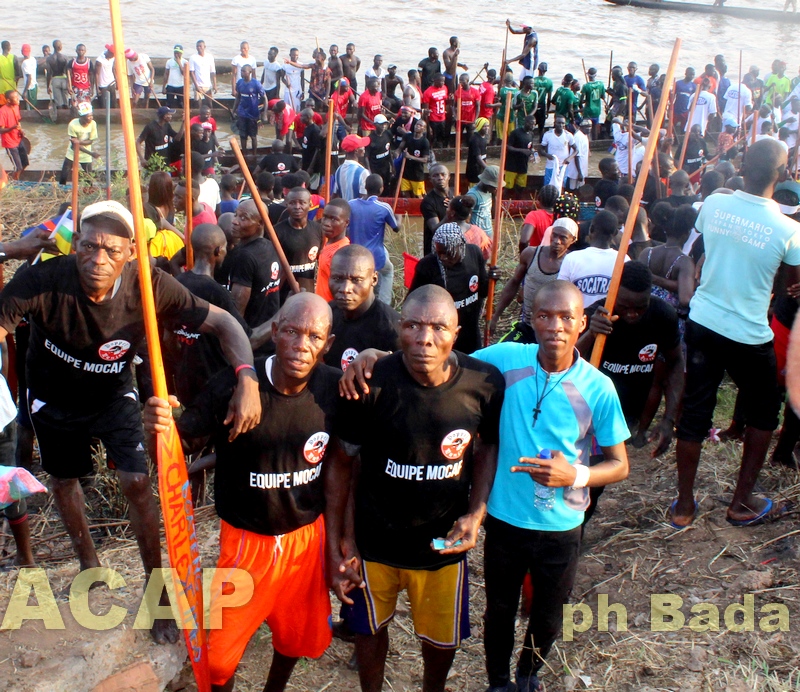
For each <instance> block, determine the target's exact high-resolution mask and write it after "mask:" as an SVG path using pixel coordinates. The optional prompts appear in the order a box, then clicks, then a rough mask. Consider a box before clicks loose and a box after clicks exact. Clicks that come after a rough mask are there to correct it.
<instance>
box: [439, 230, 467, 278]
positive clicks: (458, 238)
mask: <svg viewBox="0 0 800 692" xmlns="http://www.w3.org/2000/svg"><path fill="white" fill-rule="evenodd" d="M433 245H434V253H435V254H436V262H437V263H438V265H439V271H440V272H441V274H442V281H443V282H444V287H445V288H447V271H446V269H445V266H444V265H443V264H442V261H441V260H440V259H439V255H438V253H436V248H435V246H436V245H441V246H443V247H444V250H445V252H446V253H447V254H448V255H449V256H450V257H452V258H453V259H454V260H455V261H456V264H460V263H461V262H462V261H463V260H464V255H465V253H466V249H467V239H466V238H465V237H464V231H462V230H461V225H460V224H458V223H456V222H454V221H448V222H447V223H443V224H442V225H441V226H439V228H437V229H436V231H435V233H434V234H433Z"/></svg>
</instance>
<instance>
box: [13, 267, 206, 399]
mask: <svg viewBox="0 0 800 692" xmlns="http://www.w3.org/2000/svg"><path fill="white" fill-rule="evenodd" d="M152 276H153V294H154V297H155V305H156V314H157V316H158V318H159V324H160V326H162V327H163V328H167V329H172V328H182V329H186V330H191V331H197V330H198V328H199V327H200V325H201V324H202V323H203V322H204V321H205V319H206V317H207V315H208V303H206V302H205V301H204V300H201V299H200V298H197V297H195V296H193V295H192V294H191V293H190V292H189V291H187V290H186V289H185V288H184V287H183V286H181V285H180V284H179V283H178V282H177V281H176V280H175V279H173V278H172V277H171V276H169V275H168V274H165V273H164V272H162V271H161V270H159V269H153V274H152ZM118 282H119V283H118V286H117V288H116V290H115V291H114V293H113V295H112V297H111V298H109V299H107V300H104V301H103V302H101V303H94V302H92V301H91V300H89V298H88V297H87V295H86V293H85V292H84V290H83V288H82V287H81V284H80V279H79V276H78V267H77V260H76V257H75V255H70V256H67V257H56V258H53V259H51V260H49V261H47V262H42V263H41V264H37V265H34V266H33V267H31V268H30V269H28V270H27V271H25V272H18V273H17V274H16V275H15V276H14V278H13V279H12V280H11V281H10V282H9V283H8V285H7V286H6V287H5V289H4V290H3V292H2V293H0V326H2V327H3V329H5V330H7V331H8V332H13V331H14V327H15V326H16V325H17V324H18V323H19V321H20V320H21V319H22V318H23V316H26V317H27V319H28V321H29V322H30V325H31V334H30V344H29V347H28V355H27V376H28V389H29V390H30V392H31V395H32V396H35V398H37V399H39V400H40V401H43V402H45V404H46V405H50V406H54V407H56V408H58V409H60V410H62V411H79V412H90V411H95V410H102V409H103V408H104V407H105V406H107V405H108V404H109V403H110V402H111V401H113V400H114V399H115V398H117V397H119V396H124V395H126V394H128V393H130V392H132V391H133V378H132V374H131V362H132V361H133V358H134V356H135V355H136V350H137V349H138V348H139V346H140V344H141V342H142V341H143V340H144V336H145V331H144V316H143V313H142V300H141V292H140V290H139V277H138V268H137V264H136V262H135V261H133V262H129V263H128V264H126V265H125V267H124V268H123V270H122V274H121V275H120V278H119V279H118Z"/></svg>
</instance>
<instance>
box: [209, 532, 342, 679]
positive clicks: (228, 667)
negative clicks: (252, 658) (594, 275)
mask: <svg viewBox="0 0 800 692" xmlns="http://www.w3.org/2000/svg"><path fill="white" fill-rule="evenodd" d="M324 552H325V523H324V520H323V518H322V516H320V517H318V518H317V520H316V521H315V522H314V523H312V524H308V525H307V526H303V527H301V528H299V529H297V530H296V531H292V532H291V533H287V534H286V535H284V536H262V535H260V534H257V533H252V532H250V531H245V530H243V529H237V528H235V527H233V526H231V525H230V524H228V523H227V522H225V521H222V522H221V528H220V537H219V561H218V562H217V570H218V571H217V576H218V578H219V580H220V583H221V582H223V581H227V580H226V579H225V577H224V575H225V574H226V570H227V569H228V568H237V569H241V570H246V571H247V572H249V573H250V576H252V577H253V582H254V587H255V588H254V592H253V597H252V598H251V599H250V601H249V602H248V603H247V604H245V605H242V606H239V607H233V608H225V609H224V610H223V611H222V627H221V628H219V629H211V630H210V632H209V638H208V660H209V664H210V667H211V683H212V684H213V685H223V684H225V683H226V682H227V681H228V680H229V679H230V678H231V677H233V675H234V673H235V672H236V667H237V666H238V665H239V661H240V659H241V658H242V655H243V654H244V651H245V649H246V648H247V644H248V642H249V641H250V638H251V637H252V636H253V635H254V634H255V633H256V630H258V628H259V627H260V626H261V625H262V623H264V622H266V623H267V624H268V625H269V628H270V630H272V644H273V646H274V647H275V650H276V651H278V652H279V653H282V654H283V655H284V656H289V657H291V658H299V657H301V656H304V657H306V658H319V657H320V656H322V654H323V653H325V649H327V648H328V645H329V644H330V642H331V625H330V618H331V604H330V599H329V598H328V587H327V586H326V584H325V566H324V563H323V560H324V558H323V554H324ZM218 588H219V587H217V588H216V589H215V588H214V587H212V600H211V607H212V610H213V609H214V594H215V593H217V592H218V591H217V589H218ZM224 592H225V590H224V589H223V590H222V593H223V594H224Z"/></svg>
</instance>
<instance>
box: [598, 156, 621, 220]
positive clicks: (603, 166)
mask: <svg viewBox="0 0 800 692" xmlns="http://www.w3.org/2000/svg"><path fill="white" fill-rule="evenodd" d="M597 166H598V168H599V169H600V175H601V176H603V177H602V179H601V180H598V181H597V183H596V184H595V186H594V203H595V206H596V207H597V208H598V209H601V208H603V207H604V206H606V200H607V199H608V198H609V197H613V196H614V195H616V194H617V190H618V188H619V175H620V174H619V165H618V164H617V161H616V159H615V158H614V157H613V156H607V157H606V158H604V159H600V163H599V164H597Z"/></svg>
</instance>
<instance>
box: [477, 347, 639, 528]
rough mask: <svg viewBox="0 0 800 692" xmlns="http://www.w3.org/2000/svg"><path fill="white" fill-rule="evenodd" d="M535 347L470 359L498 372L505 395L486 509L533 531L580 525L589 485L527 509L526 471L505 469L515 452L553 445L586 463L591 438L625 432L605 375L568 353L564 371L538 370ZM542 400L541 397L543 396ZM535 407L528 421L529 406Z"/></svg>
mask: <svg viewBox="0 0 800 692" xmlns="http://www.w3.org/2000/svg"><path fill="white" fill-rule="evenodd" d="M538 353H539V346H538V345H536V344H496V345H495V346H490V347H489V348H484V349H482V350H480V351H477V352H476V353H475V358H478V359H479V360H482V361H485V362H487V363H491V364H492V365H494V366H495V367H497V368H499V369H500V372H502V373H503V377H504V378H505V381H506V394H505V400H504V402H503V411H502V414H501V416H500V431H501V434H500V449H499V452H498V459H497V474H496V475H495V478H494V485H493V486H492V492H491V494H490V495H489V507H488V511H489V514H491V515H492V516H493V517H495V518H497V519H500V520H501V521H504V522H506V523H508V524H511V525H512V526H518V527H520V528H523V529H535V530H538V531H569V530H571V529H574V528H575V527H577V526H580V525H581V523H582V522H583V513H584V511H585V510H586V508H587V507H588V506H589V489H588V488H580V489H574V488H555V504H554V506H553V508H552V509H550V510H539V509H537V508H536V507H535V506H534V503H533V500H534V490H535V481H534V480H533V478H531V476H530V475H528V474H527V473H512V472H511V467H512V466H519V459H520V457H535V456H537V455H538V454H539V453H540V452H541V451H542V450H543V449H550V450H559V451H561V452H562V453H563V454H564V456H565V457H566V459H567V461H569V462H570V463H571V464H576V463H581V464H584V465H587V466H588V464H589V454H590V451H591V445H592V436H594V437H595V438H596V439H597V442H598V444H599V445H600V446H601V447H611V446H613V445H616V444H619V443H620V442H624V441H625V440H627V439H628V437H629V436H630V435H629V433H628V426H627V425H626V424H625V417H624V416H623V415H622V408H621V407H620V403H619V397H618V396H617V393H616V391H615V390H614V385H613V383H612V382H611V380H610V379H609V378H608V377H606V376H605V375H604V374H603V373H601V372H600V371H599V370H596V369H595V368H593V367H592V366H591V365H589V363H587V362H586V361H585V360H583V359H582V358H581V357H580V356H579V355H578V354H577V351H576V353H575V361H574V362H573V364H572V366H571V367H570V368H569V369H568V370H567V371H565V372H560V373H551V374H550V375H549V377H548V373H547V372H545V371H544V370H543V369H542V367H541V365H539V362H538V360H537V355H538ZM543 394H544V397H543V398H542V395H543ZM540 398H541V403H540V404H539V408H540V409H541V412H540V413H539V417H538V419H537V421H536V424H535V425H534V424H533V415H534V411H533V409H534V408H535V407H536V402H537V400H538V399H540Z"/></svg>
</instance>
